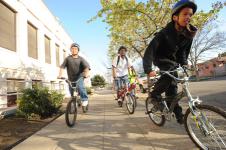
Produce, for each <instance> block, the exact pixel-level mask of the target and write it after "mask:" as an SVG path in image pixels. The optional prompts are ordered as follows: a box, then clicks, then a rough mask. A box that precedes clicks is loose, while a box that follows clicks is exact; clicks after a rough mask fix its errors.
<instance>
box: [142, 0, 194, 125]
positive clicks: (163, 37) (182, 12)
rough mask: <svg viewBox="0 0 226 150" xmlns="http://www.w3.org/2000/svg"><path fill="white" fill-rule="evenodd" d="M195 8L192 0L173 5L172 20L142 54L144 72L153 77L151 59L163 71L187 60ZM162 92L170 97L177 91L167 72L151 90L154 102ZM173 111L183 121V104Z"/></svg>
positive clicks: (179, 120)
mask: <svg viewBox="0 0 226 150" xmlns="http://www.w3.org/2000/svg"><path fill="white" fill-rule="evenodd" d="M196 10H197V5H196V4H195V3H194V2H193V1H190V0H180V1H179V2H177V3H176V4H175V5H174V7H173V13H172V21H171V22H170V23H168V24H167V26H166V27H165V28H164V29H162V30H161V31H160V32H158V33H157V34H156V36H155V37H154V39H153V40H152V41H151V42H150V44H149V46H148V48H147V49H146V51H145V54H144V57H143V67H144V71H145V73H147V74H148V75H149V76H151V77H152V76H154V75H155V72H154V71H153V70H152V63H153V64H154V65H155V66H157V67H159V69H160V70H164V71H166V70H171V69H174V68H175V66H176V65H177V64H180V65H187V64H188V62H187V58H188V55H189V52H190V48H191V45H192V41H193V38H194V36H195V33H196V30H197V29H196V28H195V27H194V26H192V25H191V24H189V23H190V19H191V17H192V15H193V14H194V13H195V12H196ZM163 92H165V95H166V96H168V97H174V96H176V95H177V83H176V82H175V81H174V79H172V78H171V77H169V76H167V75H162V76H161V78H160V79H159V80H158V82H157V83H156V84H155V86H154V89H153V91H152V92H151V97H152V103H153V104H157V103H158V102H159V101H160V98H161V94H162V93H163ZM168 105H169V104H168ZM174 113H175V115H176V118H177V122H178V123H180V124H182V123H183V114H182V107H181V106H179V104H177V105H176V106H175V108H174Z"/></svg>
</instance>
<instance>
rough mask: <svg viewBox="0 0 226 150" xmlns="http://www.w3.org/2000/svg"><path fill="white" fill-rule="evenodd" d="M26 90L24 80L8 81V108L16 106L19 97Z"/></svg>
mask: <svg viewBox="0 0 226 150" xmlns="http://www.w3.org/2000/svg"><path fill="white" fill-rule="evenodd" d="M24 88H25V82H24V80H23V79H14V78H12V79H9V78H8V79H7V106H8V107H10V106H14V105H16V100H17V96H18V95H19V94H20V92H21V90H23V89H24Z"/></svg>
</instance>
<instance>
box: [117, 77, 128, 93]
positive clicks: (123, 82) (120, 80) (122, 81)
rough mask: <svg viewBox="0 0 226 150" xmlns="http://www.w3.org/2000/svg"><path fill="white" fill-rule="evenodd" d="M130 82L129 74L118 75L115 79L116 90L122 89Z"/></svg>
mask: <svg viewBox="0 0 226 150" xmlns="http://www.w3.org/2000/svg"><path fill="white" fill-rule="evenodd" d="M128 84H129V79H128V75H125V76H122V77H117V78H116V79H115V88H116V91H118V90H119V89H121V88H122V87H123V86H126V87H128Z"/></svg>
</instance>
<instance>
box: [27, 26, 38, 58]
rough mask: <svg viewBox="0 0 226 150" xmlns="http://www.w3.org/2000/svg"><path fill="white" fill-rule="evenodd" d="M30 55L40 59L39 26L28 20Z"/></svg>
mask: <svg viewBox="0 0 226 150" xmlns="http://www.w3.org/2000/svg"><path fill="white" fill-rule="evenodd" d="M27 25H28V26H27V28H28V56H29V57H32V58H34V59H38V47H37V28H35V27H34V26H33V25H32V24H30V23H29V22H28V24H27Z"/></svg>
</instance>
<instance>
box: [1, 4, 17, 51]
mask: <svg viewBox="0 0 226 150" xmlns="http://www.w3.org/2000/svg"><path fill="white" fill-rule="evenodd" d="M0 47H3V48H7V49H9V50H12V51H16V13H15V12H14V11H13V10H12V9H11V8H9V7H8V6H6V5H5V4H4V3H3V2H0Z"/></svg>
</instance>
